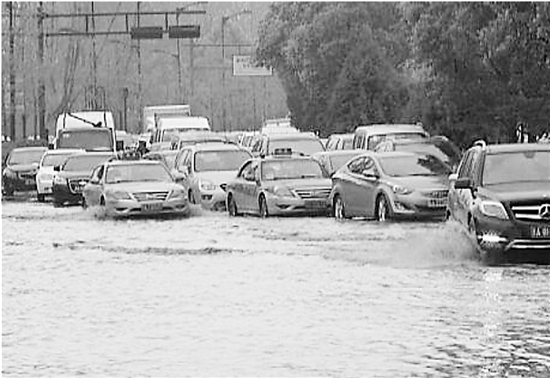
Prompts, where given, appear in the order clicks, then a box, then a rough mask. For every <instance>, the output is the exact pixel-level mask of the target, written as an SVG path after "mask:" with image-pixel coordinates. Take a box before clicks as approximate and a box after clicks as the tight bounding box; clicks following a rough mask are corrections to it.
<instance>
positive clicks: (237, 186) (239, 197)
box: [230, 161, 252, 212]
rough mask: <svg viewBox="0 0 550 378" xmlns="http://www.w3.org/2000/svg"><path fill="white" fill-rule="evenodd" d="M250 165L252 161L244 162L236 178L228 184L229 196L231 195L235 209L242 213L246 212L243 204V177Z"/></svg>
mask: <svg viewBox="0 0 550 378" xmlns="http://www.w3.org/2000/svg"><path fill="white" fill-rule="evenodd" d="M251 165H252V161H248V162H246V163H245V164H244V165H243V166H242V167H241V169H240V170H239V172H238V173H237V177H236V178H235V179H234V180H233V181H232V182H231V184H230V186H231V188H230V189H231V194H232V195H233V199H234V200H235V203H236V205H237V209H238V210H239V211H243V212H245V211H246V206H245V203H244V184H245V179H244V175H245V172H247V171H248V170H249V169H250V167H251Z"/></svg>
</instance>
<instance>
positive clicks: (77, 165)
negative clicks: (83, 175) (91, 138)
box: [63, 154, 111, 172]
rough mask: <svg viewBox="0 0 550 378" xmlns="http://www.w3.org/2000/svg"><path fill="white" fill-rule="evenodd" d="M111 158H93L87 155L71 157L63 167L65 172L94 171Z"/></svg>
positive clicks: (102, 156)
mask: <svg viewBox="0 0 550 378" xmlns="http://www.w3.org/2000/svg"><path fill="white" fill-rule="evenodd" d="M110 158H111V156H110V155H108V156H106V155H100V156H91V155H87V154H83V155H78V156H74V157H69V158H67V161H66V162H65V165H64V166H63V170H64V171H70V172H77V171H92V170H93V169H94V168H95V167H97V166H98V165H100V164H101V163H103V162H105V161H107V160H108V159H110Z"/></svg>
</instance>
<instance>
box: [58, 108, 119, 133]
mask: <svg viewBox="0 0 550 378" xmlns="http://www.w3.org/2000/svg"><path fill="white" fill-rule="evenodd" d="M81 127H84V128H89V127H107V128H110V129H113V130H114V129H115V120H114V118H113V113H111V112H109V111H82V112H74V113H73V112H67V113H61V114H60V115H59V116H58V117H57V122H56V125H55V135H56V136H57V135H58V134H59V130H61V129H73V128H81Z"/></svg>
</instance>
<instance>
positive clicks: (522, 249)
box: [476, 214, 550, 262]
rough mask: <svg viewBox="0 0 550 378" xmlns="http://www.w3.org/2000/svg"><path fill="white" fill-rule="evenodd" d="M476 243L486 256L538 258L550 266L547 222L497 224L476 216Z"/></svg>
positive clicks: (504, 222) (507, 221)
mask: <svg viewBox="0 0 550 378" xmlns="http://www.w3.org/2000/svg"><path fill="white" fill-rule="evenodd" d="M476 231H477V235H476V237H477V242H478V245H479V247H480V248H481V249H482V250H484V251H488V252H499V253H503V254H505V255H526V256H527V255H529V256H533V255H538V256H540V257H543V258H547V259H548V261H549V262H550V224H549V223H548V222H529V221H518V220H515V219H509V220H500V219H495V218H491V217H487V216H484V215H482V214H476Z"/></svg>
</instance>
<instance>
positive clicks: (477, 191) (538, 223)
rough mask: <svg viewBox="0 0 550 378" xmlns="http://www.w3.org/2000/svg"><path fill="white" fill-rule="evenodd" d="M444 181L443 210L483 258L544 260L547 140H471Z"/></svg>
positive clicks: (549, 227)
mask: <svg viewBox="0 0 550 378" xmlns="http://www.w3.org/2000/svg"><path fill="white" fill-rule="evenodd" d="M450 181H451V188H450V191H449V204H448V209H447V215H448V216H449V217H450V218H452V219H454V220H456V221H458V222H459V223H460V224H462V225H463V226H464V228H465V230H466V231H467V232H468V234H469V235H470V236H471V237H472V239H473V240H474V242H475V243H476V246H477V248H478V251H479V252H480V254H481V257H482V259H483V260H484V261H485V262H486V263H488V264H490V265H495V264H501V263H505V262H510V261H511V260H517V259H519V260H521V261H524V262H542V263H550V145H548V144H498V145H486V144H485V143H484V142H476V143H475V144H474V146H473V147H472V148H470V149H469V150H468V151H466V153H465V154H464V157H463V158H462V160H461V162H460V165H459V167H458V171H457V174H454V175H451V177H450Z"/></svg>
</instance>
